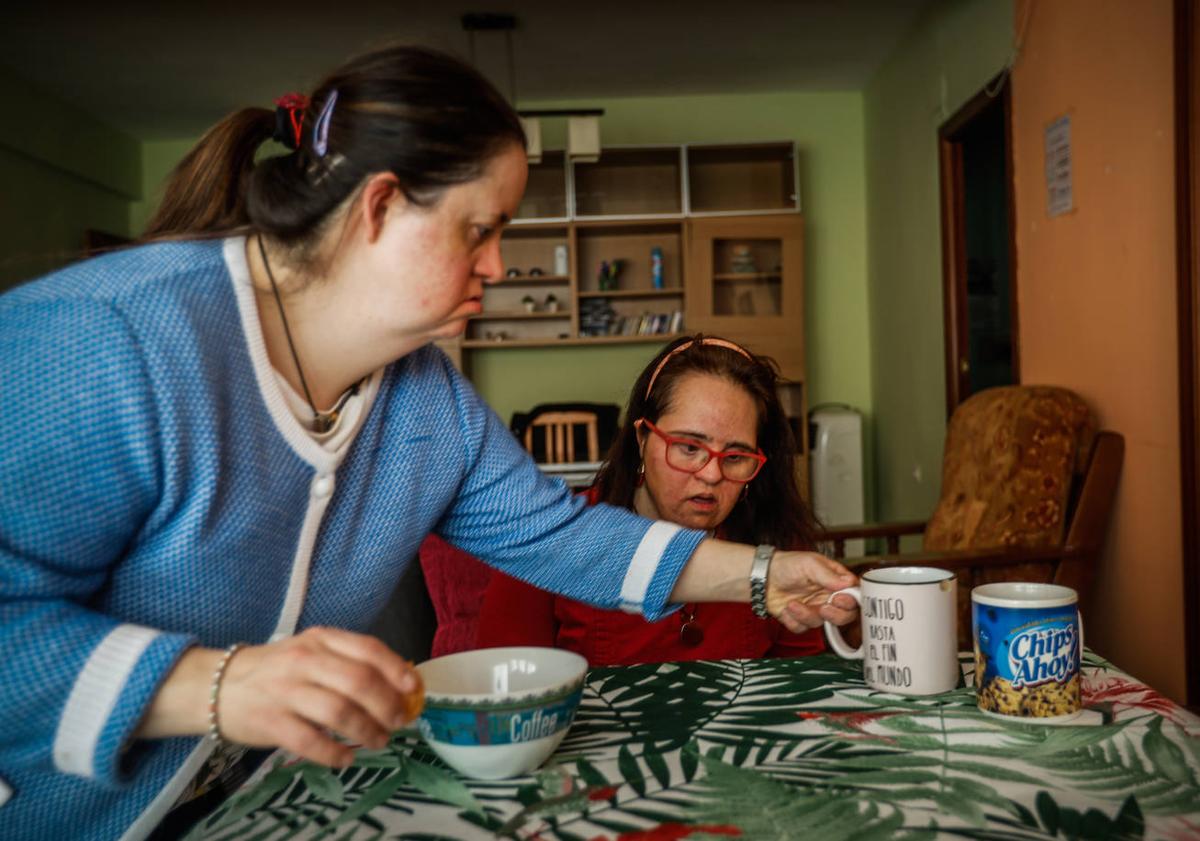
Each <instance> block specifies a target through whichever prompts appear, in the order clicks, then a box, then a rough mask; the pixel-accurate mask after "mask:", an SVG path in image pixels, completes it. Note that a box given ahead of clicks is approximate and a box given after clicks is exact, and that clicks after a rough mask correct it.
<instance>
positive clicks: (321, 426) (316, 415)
mask: <svg viewBox="0 0 1200 841" xmlns="http://www.w3.org/2000/svg"><path fill="white" fill-rule="evenodd" d="M255 238H256V239H257V240H258V253H259V254H260V255H262V261H263V268H264V269H266V270H267V279H268V280H270V281H271V292H272V293H273V294H274V296H275V305H276V306H277V307H279V320H280V321H281V322H283V335H284V336H286V337H287V343H288V350H290V351H291V352H292V361H293V362H295V363H296V373H297V374H298V375H299V376H300V387H301V388H303V389H304V399H305V400H306V401H307V402H308V408H309V409H311V410H312V414H313V428H314V429H315V430H316V431H317V432H319V433H320V432H328V431H329V430H330V429H332V428H333V425H334V424H335V423H336V422H337V418H338V414H339V413H340V412H341V411H342V407H343V406H345V405H346V401H347V400H349V399H350V398H351V397H353V396H354V395H356V394H358V387H359V386H360V385H362V380H359V381H358V382H356V383H355V384H354V385H352V386H351V387H350V388H349V389H348V390H347V391H346V392H345V393H344V394H343V395H342V396H341V397H340V398H339V399H338V402H337V403H336V404H335V405H334V407H333V408H332V409H330V410H329V411H328V412H321V411H318V410H317V404H316V403H314V402H313V399H312V393H311V392H309V390H308V381H307V380H306V379H305V378H304V369H303V368H302V367H300V354H298V353H296V343H295V342H294V341H292V331H291V328H289V327H288V320H287V315H286V314H285V313H284V311H283V299H282V298H281V297H280V295H279V284H278V283H276V282H275V273H274V272H272V271H271V262H270V261H269V260H268V259H267V249H266V248H265V247H264V246H263V241H262V235H261V234H260V235H258V236H256V237H255Z"/></svg>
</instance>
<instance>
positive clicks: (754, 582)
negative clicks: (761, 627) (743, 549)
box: [750, 544, 775, 619]
mask: <svg viewBox="0 0 1200 841" xmlns="http://www.w3.org/2000/svg"><path fill="white" fill-rule="evenodd" d="M774 556H775V547H774V546H770V545H768V544H763V545H761V546H758V547H756V548H755V550H754V563H753V564H751V566H750V609H751V610H753V611H754V615H755V616H758V617H760V618H762V619H766V618H768V617H769V616H770V615H771V614H769V613H767V571H768V570H769V569H770V567H771V558H773V557H774Z"/></svg>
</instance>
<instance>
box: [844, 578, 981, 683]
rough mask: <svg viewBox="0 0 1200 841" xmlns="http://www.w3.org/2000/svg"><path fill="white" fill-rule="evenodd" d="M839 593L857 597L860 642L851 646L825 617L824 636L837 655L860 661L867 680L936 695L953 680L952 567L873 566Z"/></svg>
mask: <svg viewBox="0 0 1200 841" xmlns="http://www.w3.org/2000/svg"><path fill="white" fill-rule="evenodd" d="M838 593H845V594H846V595H847V596H850V597H852V598H853V599H854V600H855V601H856V602H858V604H859V608H860V611H861V613H862V636H863V642H862V645H860V646H859V647H858V648H850V647H849V646H848V645H846V641H845V640H844V639H843V638H842V633H841V631H839V630H838V629H837V627H836V626H834V625H831V624H830V623H828V622H826V623H825V636H826V637H827V638H828V639H829V645H830V646H831V647H832V648H833V650H834V651H836V652H837V653H838V654H839V655H841V656H842V657H845V658H847V659H850V660H862V661H863V680H865V681H866V683H867V685H868V686H870V687H871V688H872V689H878V690H880V691H881V692H894V693H896V694H898V695H936V694H938V693H939V692H949V691H950V690H951V689H953V688H954V687H956V686H958V681H959V677H960V676H961V674H962V670H961V669H960V668H959V665H958V579H957V578H955V576H954V573H953V572H950V571H949V570H944V569H935V568H933V567H885V568H884V569H873V570H871V571H870V572H866V573H863V575H862V578H861V579H860V581H859V586H857V587H848V588H846V589H845V590H839V591H838ZM838 593H834V594H833V596H836V595H837V594H838ZM833 596H830V600H832V599H833Z"/></svg>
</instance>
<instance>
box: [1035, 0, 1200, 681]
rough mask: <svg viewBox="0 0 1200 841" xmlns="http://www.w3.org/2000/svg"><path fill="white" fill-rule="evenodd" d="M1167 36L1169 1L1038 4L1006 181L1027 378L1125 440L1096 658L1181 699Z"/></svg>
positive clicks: (1090, 631)
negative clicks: (1056, 146) (1067, 141)
mask: <svg viewBox="0 0 1200 841" xmlns="http://www.w3.org/2000/svg"><path fill="white" fill-rule="evenodd" d="M1029 1H1030V0H1021V2H1018V3H1017V4H1016V8H1015V21H1016V23H1015V26H1016V27H1017V29H1018V31H1019V29H1020V26H1021V23H1022V20H1023V19H1024V15H1025V12H1026V4H1027V3H1028V2H1029ZM1171 33H1172V14H1171V0H1136V2H1131V0H1050V2H1047V0H1036V2H1035V5H1034V8H1033V10H1032V16H1031V18H1030V21H1029V26H1028V30H1027V34H1026V38H1025V44H1024V49H1023V51H1022V54H1021V57H1020V59H1019V61H1018V63H1017V65H1016V67H1015V69H1014V71H1013V142H1014V149H1013V157H1014V166H1013V169H1014V177H1015V179H1016V181H1015V184H1016V227H1017V237H1016V239H1017V290H1018V296H1019V313H1020V352H1021V379H1022V381H1023V382H1026V383H1053V384H1059V385H1064V386H1067V387H1069V388H1072V389H1074V390H1076V391H1077V392H1078V393H1079V394H1080V395H1081V396H1083V398H1084V399H1086V400H1087V401H1088V402H1089V403H1090V404H1091V405H1092V406H1093V407H1094V408H1095V409H1096V411H1097V413H1098V414H1099V418H1100V422H1101V424H1102V425H1103V426H1105V427H1107V428H1111V429H1115V430H1117V431H1118V432H1121V433H1122V434H1123V435H1124V436H1125V446H1126V450H1125V465H1124V472H1123V473H1122V476H1121V484H1120V490H1119V492H1118V498H1117V511H1116V518H1115V520H1114V521H1113V523H1112V527H1111V529H1110V531H1109V536H1108V546H1107V550H1106V552H1105V555H1104V559H1103V562H1102V564H1101V568H1100V569H1099V570H1098V574H1097V577H1096V586H1095V590H1094V593H1093V595H1092V597H1091V598H1090V600H1089V602H1088V603H1086V604H1085V605H1084V612H1085V614H1086V619H1087V642H1088V645H1089V646H1090V647H1092V648H1094V649H1095V650H1096V651H1098V652H1099V653H1100V654H1102V655H1104V656H1106V657H1108V658H1109V659H1111V660H1112V661H1113V662H1115V663H1116V664H1117V665H1118V666H1119V667H1121V668H1122V669H1124V670H1125V671H1127V672H1130V673H1131V674H1133V675H1135V676H1136V677H1138V678H1141V679H1142V680H1145V681H1146V682H1147V683H1149V684H1150V685H1152V686H1154V687H1156V688H1158V689H1159V690H1160V691H1162V692H1164V693H1165V694H1167V695H1169V696H1171V697H1173V698H1175V699H1177V700H1182V699H1183V697H1184V694H1185V683H1184V681H1185V672H1184V648H1183V595H1182V577H1183V572H1182V545H1181V521H1180V517H1181V514H1180V491H1179V481H1180V479H1179V437H1178V435H1179V433H1178V383H1177V379H1176V377H1177V362H1176V353H1177V346H1176V329H1175V312H1176V310H1175V306H1176V304H1175V227H1174V226H1175V210H1174V195H1175V193H1174V190H1175V184H1174V177H1175V168H1174V157H1173V156H1174V126H1173V119H1174V107H1173V88H1172V84H1173V82H1172V70H1173V67H1172V62H1173V51H1172V34H1171ZM1063 114H1069V115H1070V117H1071V144H1072V157H1073V181H1074V185H1073V186H1074V198H1075V202H1074V203H1075V210H1073V211H1071V212H1070V213H1068V214H1066V215H1064V216H1058V217H1055V218H1053V219H1052V218H1050V217H1049V216H1048V215H1047V212H1046V181H1045V173H1044V161H1045V156H1044V130H1045V127H1046V126H1047V125H1048V124H1049V123H1050V122H1051V121H1053V120H1054V119H1056V118H1058V117H1060V116H1062V115H1063Z"/></svg>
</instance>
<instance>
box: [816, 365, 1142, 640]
mask: <svg viewBox="0 0 1200 841" xmlns="http://www.w3.org/2000/svg"><path fill="white" fill-rule="evenodd" d="M1124 451H1125V439H1124V438H1123V437H1122V436H1121V435H1120V434H1119V433H1116V432H1112V431H1108V430H1102V431H1099V432H1097V431H1096V429H1095V422H1094V420H1093V418H1092V414H1091V412H1090V411H1089V410H1088V409H1087V407H1086V405H1085V404H1084V403H1083V401H1082V400H1080V399H1079V398H1078V397H1077V396H1076V395H1074V394H1072V393H1071V392H1069V391H1067V390H1066V389H1059V388H1051V387H1048V386H1008V387H1004V388H998V389H988V390H987V391H983V392H980V393H979V394H976V395H974V396H972V397H971V398H970V399H969V400H967V401H966V402H964V403H963V404H962V405H961V406H959V408H958V409H957V410H956V411H955V413H954V416H953V417H952V418H951V419H950V427H949V429H948V431H947V436H946V453H945V456H944V459H943V470H942V492H941V498H940V500H939V502H938V505H937V508H936V509H935V510H934V514H933V516H932V517H931V518H930V520H929V521H928V522H922V521H917V522H902V523H890V524H877V525H863V526H835V527H831V528H827V529H826V530H825V536H826V541H827V547H830V548H831V549H832V553H831V554H832V556H833V557H835V558H839V559H842V560H843V563H845V564H846V565H847V566H850V567H852V568H853V569H854V571H855V572H858V573H860V574H861V573H862V572H865V571H867V570H869V569H875V568H878V567H887V566H932V567H940V568H942V569H952V570H954V571H955V572H956V573H957V574H958V581H959V585H958V586H959V626H958V628H959V644H960V647H962V648H970V646H971V642H970V638H971V614H970V591H971V588H972V587H975V586H977V585H979V584H983V583H987V582H991V581H1042V582H1053V583H1055V584H1062V585H1065V586H1067V587H1071V588H1073V589H1075V590H1076V591H1077V592H1079V594H1080V596H1081V598H1082V597H1084V596H1085V595H1086V594H1087V593H1088V591H1089V590H1090V588H1091V584H1092V579H1093V577H1094V574H1095V569H1096V566H1097V562H1098V559H1099V556H1100V552H1101V550H1102V549H1103V546H1104V538H1105V534H1106V533H1107V531H1108V524H1109V521H1110V520H1111V518H1112V507H1113V500H1114V498H1115V496H1116V490H1117V482H1118V480H1119V478H1120V474H1121V462H1122V460H1123V458H1124ZM917 534H921V535H923V547H922V551H920V552H907V553H902V552H901V551H900V538H901V537H902V536H904V535H917ZM855 538H877V539H878V538H882V539H884V540H885V541H886V545H887V554H885V555H875V556H867V557H862V558H843V555H844V552H845V545H846V541H847V540H851V539H855Z"/></svg>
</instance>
